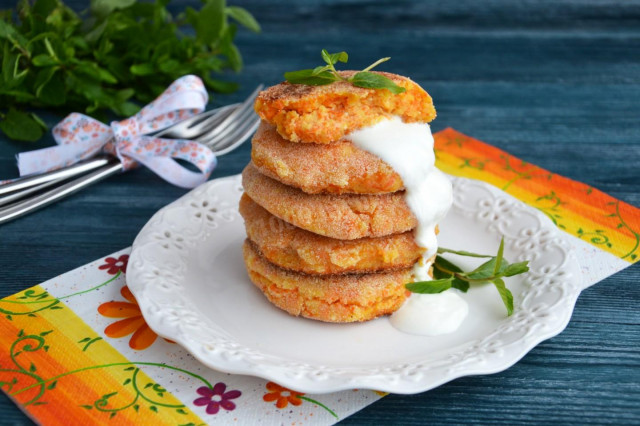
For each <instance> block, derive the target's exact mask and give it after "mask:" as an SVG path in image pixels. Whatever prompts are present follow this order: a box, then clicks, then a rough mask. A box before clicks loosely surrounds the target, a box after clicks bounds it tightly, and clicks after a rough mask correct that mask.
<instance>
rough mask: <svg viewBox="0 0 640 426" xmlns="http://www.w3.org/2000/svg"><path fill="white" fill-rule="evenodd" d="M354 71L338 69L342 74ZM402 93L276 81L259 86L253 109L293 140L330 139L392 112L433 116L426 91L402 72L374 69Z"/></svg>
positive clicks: (412, 117) (410, 117) (414, 117)
mask: <svg viewBox="0 0 640 426" xmlns="http://www.w3.org/2000/svg"><path fill="white" fill-rule="evenodd" d="M355 72H356V71H341V72H340V74H341V75H342V76H344V77H349V76H351V75H353V74H354V73H355ZM376 73H377V74H381V75H384V76H385V77H388V78H390V79H391V80H393V82H394V83H396V84H397V85H398V86H402V87H404V88H405V89H406V91H405V92H403V93H399V94H393V93H391V92H390V91H389V90H386V89H364V88H362V87H356V86H354V85H352V84H351V83H348V82H344V81H340V82H336V83H332V84H329V85H326V86H307V85H303V84H291V83H287V82H284V83H280V84H278V85H276V86H272V87H270V88H268V89H266V90H264V91H262V92H261V93H260V94H259V95H258V98H257V99H256V102H255V110H256V112H257V113H258V115H259V116H260V117H261V118H262V119H263V120H265V121H267V122H269V123H271V124H273V125H275V126H276V127H277V130H278V133H280V134H281V135H282V137H284V138H285V139H287V140H289V141H292V142H315V143H329V142H334V141H337V140H339V139H341V138H343V137H344V136H345V135H347V134H349V133H350V132H352V131H354V130H357V129H360V128H362V127H366V126H370V125H373V124H375V123H377V122H379V121H380V120H382V119H383V118H388V117H390V116H392V115H396V116H399V117H401V118H402V120H403V121H405V122H407V123H411V122H422V123H428V122H430V121H431V120H433V119H434V118H435V116H436V110H435V108H434V107H433V101H432V100H431V96H429V94H428V93H427V92H425V91H424V89H422V88H421V87H420V86H418V85H417V84H416V83H414V82H413V81H412V80H410V79H408V78H407V77H402V76H399V75H396V74H391V73H385V72H376Z"/></svg>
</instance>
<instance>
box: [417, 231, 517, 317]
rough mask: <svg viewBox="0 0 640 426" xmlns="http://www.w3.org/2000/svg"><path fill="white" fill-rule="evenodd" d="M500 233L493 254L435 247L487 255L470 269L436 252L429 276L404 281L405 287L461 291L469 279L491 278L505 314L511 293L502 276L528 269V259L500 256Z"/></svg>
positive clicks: (509, 310) (483, 280) (427, 291)
mask: <svg viewBox="0 0 640 426" xmlns="http://www.w3.org/2000/svg"><path fill="white" fill-rule="evenodd" d="M503 252H504V237H503V238H502V240H501V241H500V248H498V254H497V255H496V256H488V255H483V254H476V253H471V252H468V251H457V250H450V249H446V248H443V247H440V248H439V249H438V254H443V253H452V254H457V255H460V256H469V257H484V258H487V257H490V258H491V259H489V260H488V261H486V262H485V263H483V264H482V265H480V266H478V267H477V268H476V269H474V270H473V271H470V272H464V271H463V270H462V269H461V268H460V267H458V266H456V265H455V264H453V263H452V262H450V261H448V260H447V259H445V258H444V257H442V256H436V259H435V261H434V263H433V278H434V279H433V280H431V281H417V282H414V283H409V284H406V288H407V290H409V291H411V292H413V293H421V294H435V293H441V292H443V291H445V290H448V289H450V288H452V287H453V288H457V289H458V290H461V291H462V292H465V293H466V292H467V290H469V285H470V284H473V283H486V282H491V283H493V285H495V287H496V289H497V290H498V293H499V294H500V298H502V302H503V303H504V306H505V307H506V308H507V315H511V314H513V295H512V294H511V291H509V289H508V288H507V286H506V285H505V283H504V280H503V278H505V277H512V276H514V275H518V274H523V273H525V272H527V271H528V270H529V261H524V262H518V263H509V262H507V260H506V259H505V258H504V257H503Z"/></svg>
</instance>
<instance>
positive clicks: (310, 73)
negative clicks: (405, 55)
mask: <svg viewBox="0 0 640 426" xmlns="http://www.w3.org/2000/svg"><path fill="white" fill-rule="evenodd" d="M321 56H322V60H323V61H324V62H325V63H326V65H320V66H318V67H315V68H313V69H305V70H300V71H291V72H286V73H284V79H285V80H287V81H288V82H289V83H293V84H306V85H308V86H324V85H326V84H331V83H333V82H336V81H346V82H349V83H351V84H353V85H354V86H357V87H362V88H365V89H387V90H389V91H390V92H391V93H393V94H396V95H397V94H398V93H402V92H404V91H406V89H405V88H404V87H401V86H398V85H397V84H396V83H394V82H393V81H392V80H391V79H390V78H387V77H385V76H383V75H381V74H377V73H373V72H370V70H371V69H372V68H374V67H376V66H378V65H379V64H381V63H383V62H386V61H388V60H389V59H390V58H381V59H378V60H377V61H375V62H374V63H373V64H371V65H369V66H368V67H366V68H365V69H364V70H362V71H360V72H357V73H355V74H354V75H352V76H351V77H343V76H341V75H340V74H339V73H338V71H337V70H336V68H335V65H336V64H337V63H338V62H342V63H347V61H348V60H349V55H348V54H347V52H338V53H329V52H328V51H327V50H326V49H322V52H321Z"/></svg>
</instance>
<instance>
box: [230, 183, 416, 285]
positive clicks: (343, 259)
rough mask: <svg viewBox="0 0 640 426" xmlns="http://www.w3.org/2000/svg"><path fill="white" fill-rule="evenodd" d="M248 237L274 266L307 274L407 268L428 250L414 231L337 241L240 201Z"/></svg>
mask: <svg viewBox="0 0 640 426" xmlns="http://www.w3.org/2000/svg"><path fill="white" fill-rule="evenodd" d="M240 214H241V215H242V217H243V218H244V223H245V227H246V229H247V236H248V237H249V239H250V240H251V242H252V243H254V244H255V246H254V247H255V248H256V249H258V250H259V251H260V253H261V254H262V255H263V256H264V257H265V258H266V259H267V260H268V261H270V262H271V263H273V264H275V265H277V266H279V267H281V268H284V269H289V270H292V271H297V272H304V273H305V274H344V273H347V272H360V273H362V272H377V271H383V270H396V269H406V268H408V267H411V266H413V265H414V263H415V262H417V261H418V259H419V258H420V256H421V255H422V253H423V252H424V249H423V248H421V247H419V246H418V245H417V244H416V242H415V239H414V235H413V232H412V231H408V232H403V233H401V234H393V235H389V236H385V237H378V238H359V239H357V240H337V239H335V238H329V237H323V236H321V235H317V234H314V233H312V232H309V231H305V230H304V229H300V228H297V227H295V226H293V225H291V224H289V223H287V222H285V221H283V220H282V219H278V218H277V217H275V216H273V215H272V214H270V213H269V212H268V211H266V210H265V209H263V208H262V207H260V206H259V205H258V204H256V203H255V202H253V200H251V198H250V197H249V196H248V195H247V194H244V195H243V196H242V198H241V199H240Z"/></svg>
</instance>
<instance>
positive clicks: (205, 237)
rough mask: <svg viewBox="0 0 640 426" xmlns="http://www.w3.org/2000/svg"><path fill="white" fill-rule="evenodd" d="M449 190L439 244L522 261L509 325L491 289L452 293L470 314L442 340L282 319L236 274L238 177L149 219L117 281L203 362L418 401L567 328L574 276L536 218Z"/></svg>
mask: <svg viewBox="0 0 640 426" xmlns="http://www.w3.org/2000/svg"><path fill="white" fill-rule="evenodd" d="M453 182H454V194H455V195H454V205H453V207H452V209H451V212H450V213H449V215H448V216H447V218H446V219H445V221H444V222H443V223H442V224H441V225H440V229H441V234H440V236H439V241H440V244H441V245H442V246H445V247H450V248H458V249H465V250H471V251H476V252H484V253H489V254H491V253H495V251H496V249H497V246H498V244H499V241H500V236H501V235H504V236H505V257H506V258H507V259H508V260H510V261H512V262H515V261H522V260H527V259H528V260H530V267H531V270H530V272H528V273H527V274H525V275H520V276H517V277H512V278H509V279H508V280H507V285H508V287H509V288H510V289H511V291H512V292H513V294H514V299H515V311H514V314H513V315H512V316H511V317H507V316H506V311H505V309H504V307H503V306H502V302H501V300H500V297H499V296H498V294H497V292H496V290H495V289H494V288H493V287H492V286H490V285H479V286H474V287H472V289H471V290H470V291H469V292H468V293H466V294H463V295H462V297H464V298H465V299H466V300H467V301H468V303H469V316H468V317H467V319H466V320H465V321H464V323H463V325H462V326H461V328H460V329H459V330H458V331H457V332H455V333H453V334H450V335H445V336H437V337H422V336H413V335H409V334H404V333H401V332H399V331H397V330H395V329H394V328H393V327H391V325H390V324H389V321H388V319H387V318H379V319H376V320H374V321H369V322H367V323H362V324H327V323H320V322H316V321H311V320H307V319H302V318H295V317H291V316H289V315H288V314H286V313H284V312H282V311H280V310H279V309H277V308H275V307H273V306H272V305H271V304H269V303H268V302H267V300H266V299H265V297H264V296H263V295H262V293H260V291H258V290H257V289H256V288H255V287H254V286H253V284H251V282H250V281H249V279H248V277H247V274H246V271H245V269H244V264H243V261H242V254H241V244H242V242H243V240H244V238H245V232H244V226H243V222H242V218H241V217H240V215H239V214H238V212H237V204H238V200H239V199H240V195H241V194H242V187H241V183H240V177H239V176H232V177H228V178H223V179H217V180H214V181H211V182H208V183H206V184H204V185H202V186H200V187H198V188H196V189H195V190H193V191H191V192H190V193H188V194H187V195H185V196H184V197H182V198H180V199H179V200H177V201H175V202H174V203H172V204H170V205H168V206H166V207H164V208H163V209H161V210H160V211H158V213H156V214H155V215H154V216H153V218H152V219H151V220H150V221H149V222H148V223H147V225H146V226H145V227H144V228H143V229H142V230H141V231H140V234H139V235H138V237H137V238H136V240H135V242H134V244H133V250H132V253H131V257H130V260H129V266H128V273H127V282H128V285H129V287H130V288H131V291H132V292H133V294H134V295H135V297H136V299H137V300H138V303H139V304H140V307H141V309H142V313H143V315H144V317H145V319H146V320H147V322H148V324H149V326H150V327H151V328H152V329H153V330H154V331H155V332H157V333H158V334H159V335H161V336H163V337H166V338H168V339H171V340H174V341H176V342H178V343H179V344H180V345H182V346H183V347H185V348H186V349H187V350H188V351H189V352H190V353H191V354H193V356H195V357H196V358H197V359H199V360H200V361H201V362H202V363H203V364H205V365H207V366H209V367H211V368H214V369H217V370H220V371H225V372H229V373H239V374H248V375H253V376H259V377H263V378H265V379H269V380H273V381H275V382H278V383H280V384H281V385H283V386H286V387H289V388H292V389H296V390H298V391H302V392H308V393H323V392H334V391H338V390H344V389H352V388H361V389H363V388H365V389H376V390H382V391H388V392H394V393H417V392H422V391H425V390H428V389H432V388H434V387H436V386H438V385H440V384H442V383H445V382H447V381H450V380H452V379H454V378H456V377H460V376H465V375H470V374H489V373H494V372H498V371H501V370H504V369H506V368H508V367H510V366H511V365H513V364H514V363H515V362H517V361H518V360H519V359H520V358H521V357H522V356H524V355H525V354H526V353H527V352H528V351H529V350H530V349H531V348H533V347H534V346H535V345H536V344H538V343H539V342H541V341H543V340H545V339H548V338H550V337H552V336H554V335H556V334H558V333H560V332H561V331H562V330H563V329H564V328H565V326H566V325H567V323H568V321H569V318H570V317H571V313H572V311H573V306H574V304H575V301H576V299H577V297H578V294H579V293H580V289H581V278H580V277H581V276H580V269H579V265H578V261H577V260H576V258H575V256H574V254H573V252H572V249H571V245H570V244H569V243H568V242H567V241H566V240H565V239H564V237H563V234H562V233H561V232H560V231H558V230H557V229H556V228H555V227H554V225H553V224H552V223H551V221H549V220H548V219H547V218H546V217H545V216H544V215H543V214H542V213H540V212H538V211H537V210H535V209H532V208H530V207H528V206H526V205H525V204H523V203H521V202H520V201H518V200H516V199H514V198H512V197H511V196H509V195H507V194H505V193H503V192H502V191H499V190H498V189H496V188H493V187H492V186H490V185H488V184H485V183H483V182H479V181H473V180H467V179H461V178H453ZM457 260H458V261H460V262H461V263H463V264H464V262H465V261H467V262H468V259H457ZM465 266H467V267H471V266H473V265H472V264H471V263H469V264H467V265H465Z"/></svg>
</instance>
